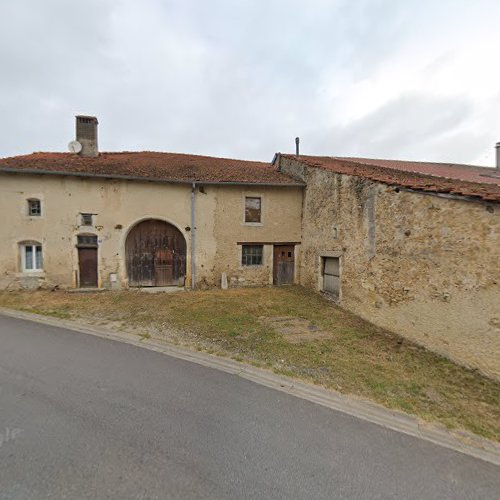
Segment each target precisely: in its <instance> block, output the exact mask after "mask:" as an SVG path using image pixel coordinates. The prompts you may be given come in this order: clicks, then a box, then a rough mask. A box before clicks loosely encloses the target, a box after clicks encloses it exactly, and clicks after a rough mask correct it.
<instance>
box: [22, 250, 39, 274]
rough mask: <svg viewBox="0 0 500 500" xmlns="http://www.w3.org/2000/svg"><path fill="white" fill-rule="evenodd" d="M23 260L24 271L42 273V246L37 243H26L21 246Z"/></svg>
mask: <svg viewBox="0 0 500 500" xmlns="http://www.w3.org/2000/svg"><path fill="white" fill-rule="evenodd" d="M21 260H22V267H23V271H42V270H43V254H42V245H39V244H37V243H24V244H23V245H21Z"/></svg>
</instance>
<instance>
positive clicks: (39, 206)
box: [26, 198, 42, 217]
mask: <svg viewBox="0 0 500 500" xmlns="http://www.w3.org/2000/svg"><path fill="white" fill-rule="evenodd" d="M26 201H27V204H28V207H27V209H28V213H27V215H28V217H41V216H42V200H40V199H39V198H28V199H27V200H26ZM34 203H37V204H38V213H33V211H32V209H33V207H32V204H34Z"/></svg>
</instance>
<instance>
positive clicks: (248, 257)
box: [241, 244, 264, 267]
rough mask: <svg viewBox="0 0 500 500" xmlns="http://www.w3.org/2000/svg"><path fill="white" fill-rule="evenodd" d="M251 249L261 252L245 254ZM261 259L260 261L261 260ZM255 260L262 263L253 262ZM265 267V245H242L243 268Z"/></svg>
mask: <svg viewBox="0 0 500 500" xmlns="http://www.w3.org/2000/svg"><path fill="white" fill-rule="evenodd" d="M251 249H254V250H255V249H259V250H260V255H259V252H255V253H248V254H245V253H246V251H248V250H251ZM259 258H260V259H259ZM253 260H260V262H252V261H253ZM263 265H264V245H255V244H248V245H247V244H245V245H241V266H242V267H260V266H263Z"/></svg>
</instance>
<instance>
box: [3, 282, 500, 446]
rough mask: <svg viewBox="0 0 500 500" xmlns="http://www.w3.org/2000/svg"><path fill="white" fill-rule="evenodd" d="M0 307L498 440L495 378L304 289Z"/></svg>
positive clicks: (39, 295) (100, 296) (10, 301)
mask: <svg viewBox="0 0 500 500" xmlns="http://www.w3.org/2000/svg"><path fill="white" fill-rule="evenodd" d="M0 306H4V307H10V308H14V309H21V310H25V311H31V312H36V313H39V314H45V315H50V316H55V317H59V318H65V319H74V320H77V321H80V322H84V323H93V324H100V325H106V326H108V327H111V328H113V329H117V330H119V329H125V330H127V331H133V332H134V333H136V334H137V335H138V336H139V337H141V338H149V337H157V338H163V339H165V340H168V341H170V342H175V343H179V344H184V345H190V346H194V347H195V348H197V349H203V350H206V351H208V352H213V353H216V354H220V355H226V356H231V357H233V358H235V359H238V360H242V361H247V362H250V363H253V364H255V365H258V366H264V367H268V368H271V369H273V370H274V371H276V372H277V373H282V374H286V375H290V376H293V377H299V378H301V379H306V380H309V381H312V382H314V383H318V384H322V385H324V386H326V387H331V388H333V389H336V390H338V391H341V392H344V393H349V394H355V395H358V396H361V397H364V398H369V399H372V400H374V401H376V402H378V403H381V404H383V405H385V406H387V407H389V408H394V409H399V410H403V411H406V412H409V413H413V414H416V415H418V416H419V417H421V418H423V419H425V420H429V421H438V422H441V423H443V424H445V425H446V426H448V427H452V428H464V429H467V430H469V431H472V432H474V433H476V434H479V435H481V436H484V437H488V438H491V439H496V440H497V441H500V384H499V383H497V382H494V381H492V380H490V379H488V378H486V377H483V376H481V375H480V374H478V373H477V372H475V371H473V370H468V369H465V368H463V367H460V366H458V365H456V364H454V363H452V362H451V361H448V360H446V359H444V358H442V357H440V356H438V355H436V354H433V353H431V352H429V351H426V350H425V349H423V348H420V347H418V346H416V345H414V344H412V343H410V342H407V341H402V339H401V338H400V337H397V336H395V335H392V334H390V333H388V332H385V331H383V330H381V329H379V328H377V327H375V326H373V325H371V324H370V323H367V322H365V321H363V320H361V319H360V318H358V317H356V316H354V315H352V314H350V313H348V312H346V311H343V310H342V309H340V308H338V307H336V306H334V305H332V304H331V303H329V302H327V301H325V300H324V299H323V298H322V297H320V296H318V295H317V294H315V293H313V292H310V291H307V290H304V289H302V288H300V287H283V288H252V289H236V290H228V291H220V290H216V291H203V292H201V291H200V292H182V293H175V294H156V295H150V294H146V293H141V292H113V293H111V292H105V293H95V294H94V293H93V294H75V293H67V292H45V291H39V292H32V293H28V292H3V293H0Z"/></svg>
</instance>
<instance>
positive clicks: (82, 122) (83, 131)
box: [76, 115, 99, 157]
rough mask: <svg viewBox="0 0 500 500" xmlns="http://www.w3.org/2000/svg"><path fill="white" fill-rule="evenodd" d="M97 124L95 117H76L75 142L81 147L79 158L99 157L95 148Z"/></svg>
mask: <svg viewBox="0 0 500 500" xmlns="http://www.w3.org/2000/svg"><path fill="white" fill-rule="evenodd" d="M98 123H99V122H98V121H97V118H96V117H95V116H82V115H77V116H76V140H77V141H78V142H79V143H80V144H81V145H82V150H81V151H80V156H88V157H95V156H99V149H98V147H97V124H98Z"/></svg>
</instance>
